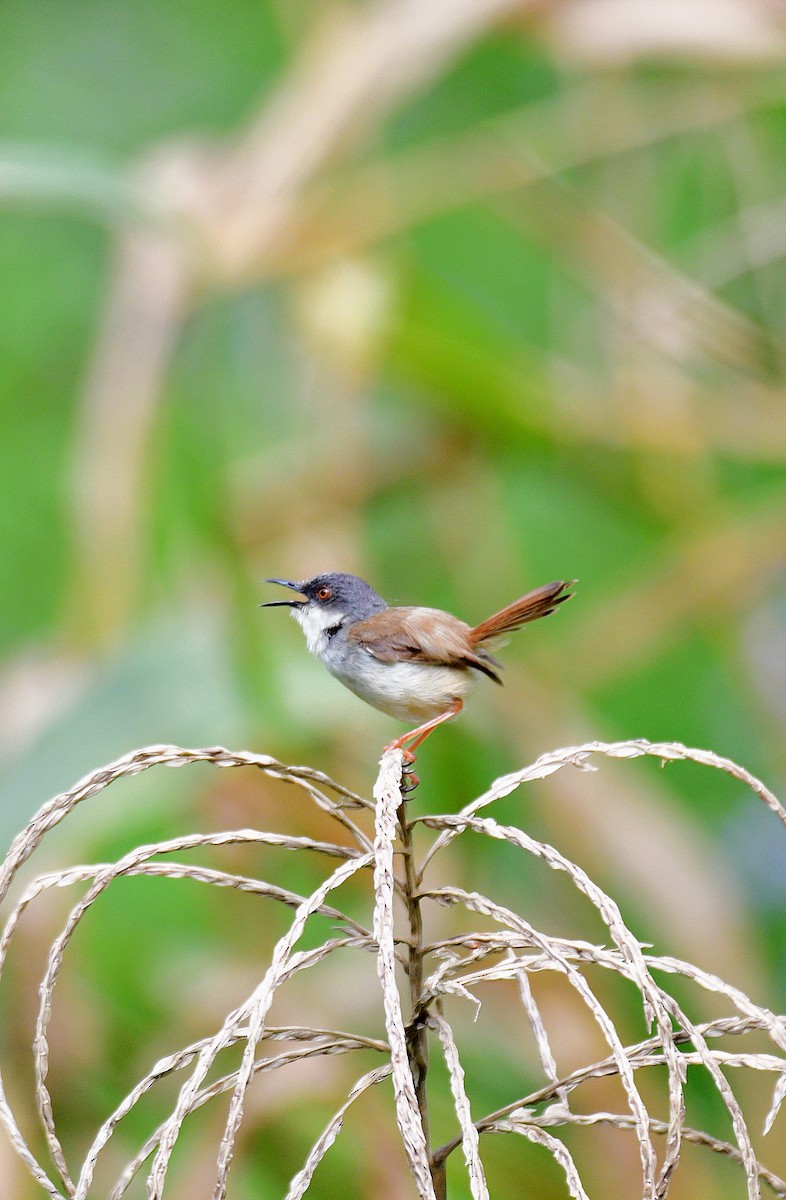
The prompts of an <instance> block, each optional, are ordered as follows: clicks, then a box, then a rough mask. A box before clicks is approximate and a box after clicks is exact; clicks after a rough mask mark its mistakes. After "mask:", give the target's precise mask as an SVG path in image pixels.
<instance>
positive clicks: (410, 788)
mask: <svg viewBox="0 0 786 1200" xmlns="http://www.w3.org/2000/svg"><path fill="white" fill-rule="evenodd" d="M419 783H420V776H419V775H416V774H415V772H414V771H412V770H408V769H405V770H404V771H403V772H402V775H401V795H402V796H408V795H409V794H410V792H414V790H415V788H416V787H417V786H418V784H419Z"/></svg>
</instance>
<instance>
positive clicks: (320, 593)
mask: <svg viewBox="0 0 786 1200" xmlns="http://www.w3.org/2000/svg"><path fill="white" fill-rule="evenodd" d="M332 595H333V593H332V592H331V590H330V588H329V587H321V588H317V600H329V599H330V597H331V596H332Z"/></svg>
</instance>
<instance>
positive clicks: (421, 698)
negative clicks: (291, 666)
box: [328, 658, 474, 721]
mask: <svg viewBox="0 0 786 1200" xmlns="http://www.w3.org/2000/svg"><path fill="white" fill-rule="evenodd" d="M328 669H330V668H328ZM332 673H333V674H334V675H335V676H336V678H337V679H340V680H341V682H342V683H343V684H344V685H345V687H348V688H349V690H350V691H352V692H354V693H355V695H356V696H360V698H361V700H365V701H366V703H367V704H370V705H372V707H374V708H378V709H379V710H380V711H381V712H384V713H387V715H388V716H389V717H396V718H397V719H398V720H399V721H427V720H429V719H430V718H431V717H437V716H439V714H440V713H443V712H445V711H446V709H448V708H449V707H450V705H451V704H452V703H453V701H454V700H462V699H463V698H464V696H466V694H467V692H468V691H469V689H470V687H471V686H472V683H473V682H474V681H473V679H472V672H470V671H468V670H467V669H466V668H463V667H436V666H429V665H428V664H426V663H410V662H406V663H381V662H379V660H375V659H372V658H369V660H368V664H367V665H366V664H365V663H363V664H362V665H361V667H360V669H359V670H358V671H356V672H353V673H352V675H351V677H350V676H349V675H346V674H344V673H343V672H342V671H341V670H340V669H339V670H333V672H332Z"/></svg>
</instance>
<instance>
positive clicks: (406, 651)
mask: <svg viewBox="0 0 786 1200" xmlns="http://www.w3.org/2000/svg"><path fill="white" fill-rule="evenodd" d="M265 583H275V584H279V585H280V586H281V587H285V588H289V589H290V590H291V591H293V592H297V593H299V595H300V597H301V598H300V599H297V600H268V601H267V602H265V603H264V604H261V605H260V608H289V609H290V610H291V615H292V616H293V617H294V619H295V620H296V621H297V623H298V625H299V626H300V628H301V629H302V630H303V633H304V634H305V638H306V645H307V646H308V649H309V650H310V651H311V653H312V654H314V655H315V656H316V657H317V658H318V659H319V660H320V662H322V663H323V664H324V665H325V666H326V667H327V669H328V671H329V672H330V674H331V675H333V676H335V678H336V679H338V680H339V681H340V682H341V683H343V684H344V686H345V687H347V688H349V690H350V691H351V692H354V693H355V695H356V696H359V697H360V699H361V700H365V702H366V703H367V704H370V705H371V706H372V707H373V708H377V709H379V710H380V711H381V712H383V713H386V714H387V715H388V716H390V717H395V718H397V719H398V720H400V721H406V722H408V723H409V724H410V725H411V724H412V723H413V722H417V723H418V724H417V725H416V726H415V727H414V728H412V729H410V730H409V731H408V732H407V733H404V734H401V735H400V736H399V737H397V738H394V739H393V741H391V742H389V743H388V745H387V746H385V750H384V753H387V752H388V751H390V750H401V751H402V753H403V757H404V762H405V763H408V764H411V763H413V762H414V761H415V753H414V752H415V750H416V749H417V748H418V746H420V745H421V744H422V743H423V741H424V740H425V739H426V738H427V737H428V736H429V734H431V733H433V731H434V730H435V729H436V728H437V727H438V726H439V725H441V724H443V722H445V721H449V720H451V719H452V718H453V717H456V716H458V714H459V713H460V712H461V710H462V708H463V707H464V700H465V697H466V695H467V693H468V692H469V690H470V688H471V687H472V685H473V683H474V682H475V681H476V680H477V679H478V678H479V677H480V676H481V675H485V676H486V677H487V678H488V679H491V680H493V682H494V683H497V684H501V683H502V680H501V679H500V677H499V673H498V672H499V671H500V670H501V669H502V665H501V663H499V662H498V661H497V660H496V659H495V658H493V657H492V656H491V654H490V653H489V650H488V646H489V644H490V643H492V642H493V641H494V639H497V638H499V637H500V636H503V635H505V634H508V633H512V632H514V630H516V629H519V628H520V627H521V626H522V625H525V624H527V623H528V622H530V621H537V620H539V619H540V618H541V617H546V616H548V615H549V613H552V612H554V610H555V609H556V608H558V607H559V605H561V604H563V603H564V602H565V601H566V600H569V599H570V598H571V596H572V595H573V594H574V593H573V592H572V591H571V588H572V587H573V586H574V584H575V583H576V580H575V579H572V580H556V581H555V582H554V583H547V584H545V586H543V587H539V588H536V589H535V590H534V591H532V592H527V594H526V595H524V596H521V597H519V599H518V600H514V601H513V603H512V604H508V605H507V606H506V607H505V608H503V609H501V610H500V611H499V612H496V613H494V614H493V615H492V616H490V617H488V618H487V619H486V620H485V621H481V622H480V624H479V625H474V626H473V625H468V624H467V623H466V622H465V621H462V620H460V619H459V618H458V617H454V616H453V615H452V614H451V613H448V612H443V611H442V610H441V609H438V608H423V607H410V606H407V607H404V606H392V605H389V604H387V603H386V602H385V601H384V600H383V599H382V597H381V596H380V595H379V593H378V592H376V591H374V588H373V587H372V586H371V585H370V584H369V583H366V581H365V580H364V579H360V578H359V577H358V576H357V575H348V574H345V573H343V572H335V571H333V572H328V573H326V574H322V575H315V576H314V577H313V578H311V579H303V580H300V581H299V582H297V581H293V580H291V579H266V580H265Z"/></svg>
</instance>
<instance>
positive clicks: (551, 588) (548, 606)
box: [469, 579, 576, 646]
mask: <svg viewBox="0 0 786 1200" xmlns="http://www.w3.org/2000/svg"><path fill="white" fill-rule="evenodd" d="M575 582H576V580H575V579H570V580H567V581H566V580H564V579H560V580H557V581H556V582H555V583H547V584H546V585H545V586H544V587H539V588H535V591H534V592H527V594H526V596H522V597H521V599H520V600H514V601H513V603H512V604H509V605H508V607H507V608H503V609H502V611H501V612H498V613H494V616H493V617H489V618H488V620H486V621H481V623H480V625H476V626H475V628H474V629H470V631H469V640H470V642H471V643H472V645H473V646H480V645H482V644H483V642H486V641H488V640H489V638H494V637H498V636H499V634H501V633H512V632H513V631H514V630H515V629H519V628H520V627H521V626H522V625H526V624H527V622H528V621H537V620H539V619H540V617H547V616H548V615H549V613H552V612H554V609H555V608H557V606H558V605H560V604H563V603H564V602H565V600H570V598H571V596H572V595H573V592H571V591H570V589H571V588H572V587H573V585H574V583H575Z"/></svg>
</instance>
